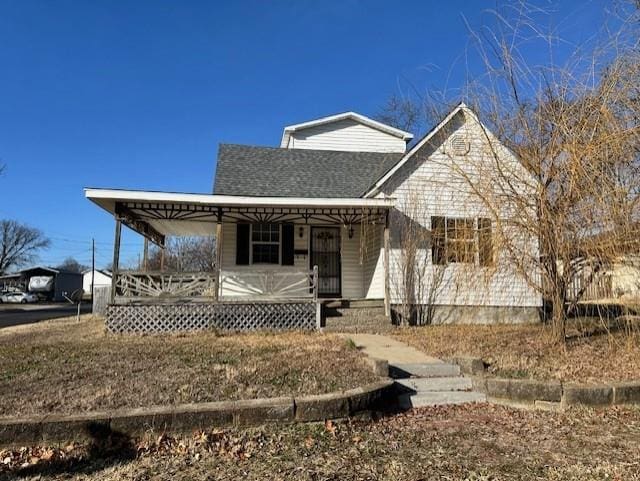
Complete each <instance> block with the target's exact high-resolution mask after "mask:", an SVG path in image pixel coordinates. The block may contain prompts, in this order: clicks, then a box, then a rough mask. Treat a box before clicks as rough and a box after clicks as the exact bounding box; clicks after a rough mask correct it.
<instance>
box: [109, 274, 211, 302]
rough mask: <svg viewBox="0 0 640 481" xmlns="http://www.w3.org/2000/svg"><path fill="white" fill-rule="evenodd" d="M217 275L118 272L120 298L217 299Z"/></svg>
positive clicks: (117, 280) (117, 285)
mask: <svg viewBox="0 0 640 481" xmlns="http://www.w3.org/2000/svg"><path fill="white" fill-rule="evenodd" d="M216 287H217V283H216V275H215V273H211V272H159V271H158V272H146V271H126V272H118V274H117V276H116V292H115V294H116V297H121V298H149V297H160V298H163V297H171V298H173V297H175V298H178V297H212V298H213V297H215V294H216Z"/></svg>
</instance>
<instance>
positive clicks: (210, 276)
mask: <svg viewBox="0 0 640 481" xmlns="http://www.w3.org/2000/svg"><path fill="white" fill-rule="evenodd" d="M220 283H221V284H220V287H221V289H220V293H221V295H222V297H223V298H229V299H238V298H241V299H265V300H266V299H274V300H282V299H292V300H295V299H304V298H306V299H313V300H314V301H316V300H317V299H318V268H317V266H315V267H314V268H313V270H312V271H269V270H260V271H253V270H252V271H222V273H221V275H220ZM217 289H218V283H217V282H216V274H215V273H212V272H164V271H163V272H160V271H154V272H148V271H124V272H118V273H117V274H116V278H115V298H119V299H125V300H126V299H128V300H134V299H149V298H166V299H179V298H195V297H200V298H211V300H215V299H216V298H217V295H216V294H217V292H218V291H217Z"/></svg>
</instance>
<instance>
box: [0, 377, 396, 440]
mask: <svg viewBox="0 0 640 481" xmlns="http://www.w3.org/2000/svg"><path fill="white" fill-rule="evenodd" d="M394 396H395V394H394V390H393V381H390V380H389V381H380V382H376V383H373V384H369V385H367V386H363V387H359V388H355V389H350V390H348V391H342V392H334V393H330V394H321V395H316V396H303V397H299V398H288V397H282V398H270V399H252V400H247V401H222V402H210V403H199V404H183V405H178V406H162V407H153V408H138V409H126V410H117V411H110V412H93V413H87V414H78V415H68V416H60V415H58V416H56V415H49V416H36V417H30V418H5V419H3V420H0V447H3V446H5V447H11V446H25V445H35V444H43V443H45V444H51V443H66V442H71V441H91V440H95V439H96V438H100V439H102V438H104V437H107V436H109V435H111V434H112V433H118V434H124V435H127V436H131V437H134V436H139V435H141V434H143V433H145V432H147V431H150V430H152V431H155V432H158V433H162V432H190V431H194V430H197V429H205V428H210V427H212V426H251V425H261V424H266V423H272V422H277V423H294V422H309V421H324V420H326V419H340V418H346V417H349V416H354V415H357V414H362V413H368V412H369V413H370V412H373V411H376V410H379V409H382V408H384V406H385V404H387V403H388V402H389V400H390V399H391V398H392V397H394Z"/></svg>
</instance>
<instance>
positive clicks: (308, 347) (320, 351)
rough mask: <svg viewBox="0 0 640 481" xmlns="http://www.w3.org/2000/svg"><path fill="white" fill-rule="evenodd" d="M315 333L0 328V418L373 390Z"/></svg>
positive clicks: (342, 348) (338, 345)
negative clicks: (124, 333) (151, 333)
mask: <svg viewBox="0 0 640 481" xmlns="http://www.w3.org/2000/svg"><path fill="white" fill-rule="evenodd" d="M375 380H377V378H376V376H375V375H374V374H373V373H372V370H371V368H370V367H368V366H367V365H366V364H365V362H364V360H363V356H362V355H361V354H360V353H359V352H358V351H356V350H354V349H353V348H351V347H350V346H349V345H348V344H347V343H346V341H345V340H343V339H341V338H338V337H335V336H330V335H322V334H318V333H312V334H303V333H285V334H246V335H235V336H218V335H216V334H215V333H204V332H200V333H193V334H186V335H180V336H177V335H176V336H169V335H165V336H114V335H106V334H105V333H104V324H103V322H102V321H101V320H100V319H98V318H90V317H89V318H85V319H83V320H81V321H80V323H78V322H76V321H74V320H63V321H48V322H45V323H41V324H39V325H35V326H28V327H19V328H7V329H3V330H0V416H19V415H30V414H36V413H37V414H44V413H52V412H53V413H73V412H85V411H92V410H108V409H116V408H125V407H141V406H152V405H167V404H179V403H192V402H206V401H221V400H233V399H250V398H260V397H276V396H290V395H301V394H320V393H326V392H330V391H336V390H341V389H350V388H353V387H356V386H358V385H361V384H364V383H368V382H373V381H375Z"/></svg>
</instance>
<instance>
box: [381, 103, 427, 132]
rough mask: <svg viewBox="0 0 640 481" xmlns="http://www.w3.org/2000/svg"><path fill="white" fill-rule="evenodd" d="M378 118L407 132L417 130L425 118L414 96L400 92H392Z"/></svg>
mask: <svg viewBox="0 0 640 481" xmlns="http://www.w3.org/2000/svg"><path fill="white" fill-rule="evenodd" d="M376 119H377V120H379V121H380V122H382V123H383V124H387V125H391V126H392V127H395V128H397V129H401V130H404V131H406V132H416V131H417V130H418V129H419V128H420V125H421V123H422V121H423V120H424V119H423V115H422V112H421V109H420V105H419V104H418V103H417V102H416V101H414V100H413V99H412V98H410V97H401V96H399V95H398V94H392V95H391V96H390V97H389V98H388V99H387V102H386V103H385V105H384V106H383V107H382V109H380V111H379V112H378V114H377V115H376Z"/></svg>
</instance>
